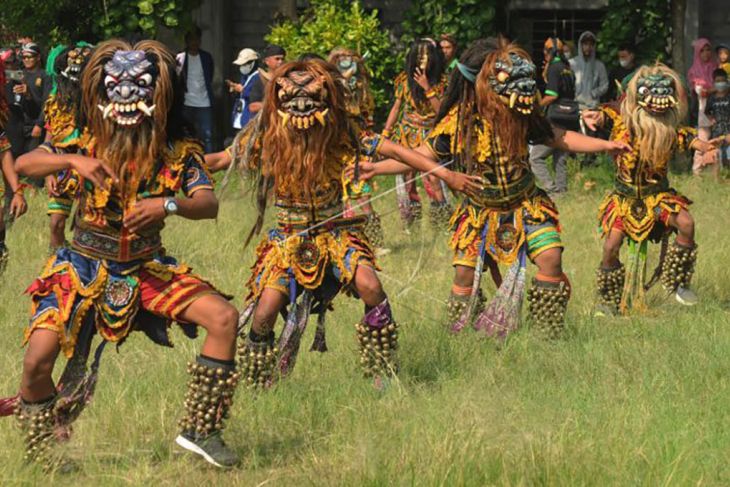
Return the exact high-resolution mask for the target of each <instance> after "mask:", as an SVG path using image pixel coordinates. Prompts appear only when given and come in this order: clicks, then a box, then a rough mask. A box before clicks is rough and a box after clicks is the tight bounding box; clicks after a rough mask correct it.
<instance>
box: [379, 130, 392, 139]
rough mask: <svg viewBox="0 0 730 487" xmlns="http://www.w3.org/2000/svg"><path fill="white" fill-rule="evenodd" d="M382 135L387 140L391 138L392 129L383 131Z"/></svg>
mask: <svg viewBox="0 0 730 487" xmlns="http://www.w3.org/2000/svg"><path fill="white" fill-rule="evenodd" d="M381 135H382V136H383V137H385V138H388V137H390V135H391V132H390V129H383V133H382V134H381Z"/></svg>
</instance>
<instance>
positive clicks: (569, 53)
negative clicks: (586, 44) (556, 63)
mask: <svg viewBox="0 0 730 487" xmlns="http://www.w3.org/2000/svg"><path fill="white" fill-rule="evenodd" d="M574 55H575V42H573V41H565V42H564V43H563V59H566V60H568V61H570V60H571V59H573V56H574Z"/></svg>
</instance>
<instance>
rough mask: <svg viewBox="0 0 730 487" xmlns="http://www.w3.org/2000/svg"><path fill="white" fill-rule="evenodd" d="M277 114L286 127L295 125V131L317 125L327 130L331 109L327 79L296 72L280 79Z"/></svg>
mask: <svg viewBox="0 0 730 487" xmlns="http://www.w3.org/2000/svg"><path fill="white" fill-rule="evenodd" d="M276 84H277V85H278V88H279V89H278V92H277V96H278V98H279V106H280V107H281V108H279V109H278V110H277V111H278V113H279V116H280V117H281V121H282V124H284V126H287V125H288V124H289V123H291V126H292V127H293V128H296V129H298V130H301V131H304V130H308V129H309V128H311V127H314V126H315V125H316V124H317V123H319V124H320V125H322V126H323V127H324V126H325V124H326V118H325V117H326V116H327V113H329V108H328V107H327V106H326V102H325V100H326V98H327V89H326V88H325V87H324V79H322V78H321V77H317V76H315V75H313V74H312V73H309V72H307V71H292V72H290V73H288V74H287V75H286V76H283V77H281V78H277V80H276Z"/></svg>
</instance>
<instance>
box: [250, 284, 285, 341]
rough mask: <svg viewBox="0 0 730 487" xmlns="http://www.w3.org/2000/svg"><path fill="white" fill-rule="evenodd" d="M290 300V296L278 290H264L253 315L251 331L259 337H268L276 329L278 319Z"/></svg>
mask: <svg viewBox="0 0 730 487" xmlns="http://www.w3.org/2000/svg"><path fill="white" fill-rule="evenodd" d="M288 300H289V298H288V296H286V295H284V294H282V293H281V292H280V291H277V290H276V289H272V288H266V289H264V291H263V292H262V293H261V297H260V298H259V301H258V303H256V310H254V313H253V324H252V325H251V329H252V330H253V331H254V333H256V334H257V335H259V336H266V335H268V334H269V333H270V332H271V331H272V330H273V329H274V325H275V324H276V319H277V317H278V316H279V313H280V312H281V310H282V309H283V308H284V306H286V303H287V301H288Z"/></svg>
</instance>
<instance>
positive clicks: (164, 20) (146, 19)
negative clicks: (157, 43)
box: [0, 0, 200, 45]
mask: <svg viewBox="0 0 730 487" xmlns="http://www.w3.org/2000/svg"><path fill="white" fill-rule="evenodd" d="M199 4H200V0H133V1H130V0H94V1H90V2H81V1H78V0H55V1H52V2H49V1H45V0H3V2H2V9H0V26H4V27H6V28H11V27H12V29H13V31H15V34H28V35H31V36H33V38H34V39H36V40H38V41H40V42H41V43H43V44H47V45H50V44H54V43H57V42H67V41H71V40H79V39H83V40H87V41H91V42H97V41H99V40H101V39H107V38H110V37H117V36H123V35H126V34H129V33H131V32H141V33H143V34H144V35H145V36H149V37H154V36H155V34H156V33H157V29H158V27H160V26H164V27H167V28H170V29H173V30H178V31H182V30H185V29H186V28H187V27H189V26H190V25H191V23H192V18H191V16H190V12H191V10H192V9H193V8H195V7H196V6H197V5H199ZM49 26H52V27H50V28H49ZM11 38H12V36H11Z"/></svg>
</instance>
